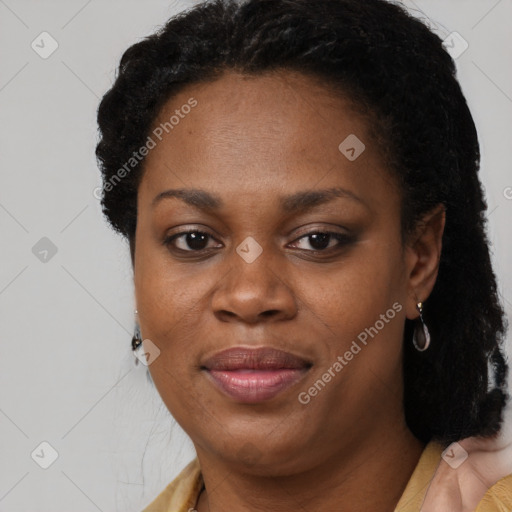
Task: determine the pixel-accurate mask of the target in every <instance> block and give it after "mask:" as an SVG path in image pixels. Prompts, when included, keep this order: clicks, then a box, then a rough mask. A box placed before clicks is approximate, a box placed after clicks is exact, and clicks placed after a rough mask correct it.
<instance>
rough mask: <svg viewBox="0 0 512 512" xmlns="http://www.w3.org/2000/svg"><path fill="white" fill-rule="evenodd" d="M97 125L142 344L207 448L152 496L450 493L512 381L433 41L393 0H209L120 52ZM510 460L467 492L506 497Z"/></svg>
mask: <svg viewBox="0 0 512 512" xmlns="http://www.w3.org/2000/svg"><path fill="white" fill-rule="evenodd" d="M98 122H99V127H100V132H101V140H100V142H99V144H98V147H97V156H98V158H99V162H100V166H101V169H102V172H103V178H104V189H103V199H102V204H103V208H104V212H105V214H106V216H107V218H108V220H109V221H110V223H111V225H112V226H113V227H114V228H115V229H116V230H117V231H119V232H120V233H121V234H122V235H124V236H125V237H126V238H127V239H128V240H129V243H130V249H131V256H132V263H133V269H134V282H135V294H136V304H137V312H138V325H139V326H140V332H139V331H137V333H136V335H135V336H134V340H133V347H134V349H136V350H141V349H143V351H144V353H145V354H146V355H145V357H146V359H147V361H146V364H148V367H149V371H150V373H151V378H152V380H153V382H154V384H155V386H156V388H157V390H158V392H159V394H160V395H161V397H162V400H163V402H164V403H165V405H166V406H167V408H168V409H169V411H170V412H171V414H172V415H173V416H174V418H175V419H176V420H177V421H178V423H179V424H180V425H181V426H182V428H183V429H184V430H185V432H187V434H188V435H189V436H190V438H191V440H192V441H193V443H194V446H195V449H196V452H197V458H196V459H195V460H194V461H192V462H191V463H190V465H189V466H188V467H187V468H186V469H185V470H184V471H183V472H182V473H181V475H180V476H179V477H178V478H177V479H176V480H175V481H174V482H172V483H171V484H169V486H168V487H167V488H166V489H165V490H164V491H163V492H162V493H161V494H160V496H158V497H157V498H156V499H155V500H154V501H153V502H152V503H151V504H150V505H149V506H148V508H146V509H145V510H147V511H156V510H162V511H173V512H175V511H186V510H197V511H199V512H204V511H211V512H214V511H220V510H224V511H226V510H240V511H241V510H275V511H283V512H284V511H292V510H294V511H295V510H308V511H309V510H336V511H338V512H343V511H349V510H350V511H351V512H354V511H363V510H364V511H368V510H373V511H382V512H384V511H392V510H399V511H413V510H414V511H417V510H420V507H421V505H422V503H424V504H425V506H429V507H431V508H430V510H440V509H439V508H436V507H437V505H436V503H439V502H436V501H435V496H434V498H433V497H432V496H433V495H434V494H436V493H433V492H430V491H429V493H427V492H426V491H427V488H428V484H429V483H430V482H434V480H435V478H434V476H435V474H436V468H438V467H439V468H441V465H442V464H444V465H445V466H447V465H449V466H450V468H452V469H454V470H455V467H456V466H457V465H458V466H457V467H467V468H469V467H470V464H469V463H467V462H465V460H466V459H468V452H467V451H466V450H465V448H464V445H463V440H468V439H479V440H484V442H486V441H488V442H491V443H495V445H496V446H497V444H496V443H497V439H498V438H497V435H498V434H499V432H500V428H501V424H502V416H503V410H504V407H505V404H506V400H507V393H506V375H507V365H506V363H505V360H504V357H503V353H502V351H501V344H502V342H503V338H504V334H505V325H504V316H503V311H502V308H501V306H500V304H499V300H498V297H497V293H496V281H495V276H494V273H493V270H492V267H491V263H490V258H489V249H488V241H487V238H486V232H485V216H484V214H485V210H486V204H485V202H484V199H483V194H482V188H481V185H480V182H479V179H478V175H477V173H478V168H479V146H478V139H477V134H476V130H475V126H474V123H473V120H472V117H471V114H470V112H469V110H468V107H467V104H466V101H465V99H464V97H463V95H462V93H461V90H460V87H459V84H458V82H457V80H456V78H455V67H454V63H453V61H452V59H451V58H450V56H449V55H448V53H446V52H445V50H444V48H443V45H442V42H441V40H440V39H439V38H438V37H437V36H436V35H434V34H433V33H431V32H430V31H429V30H428V29H427V28H426V27H425V26H424V25H423V24H422V23H421V22H420V21H418V20H416V19H414V18H412V17H411V16H409V15H408V14H407V13H406V12H405V10H404V9H402V8H400V7H399V6H397V5H393V4H390V3H387V2H385V1H383V0H371V1H366V2H359V1H357V0H333V1H328V0H320V1H315V2H310V1H307V0H249V1H246V2H243V3H242V2H236V1H229V0H214V1H209V2H206V3H201V4H198V5H196V6H195V7H194V8H192V9H190V10H188V11H185V12H183V13H181V14H179V15H177V16H176V17H175V18H173V19H171V20H170V21H169V22H168V23H167V24H166V25H165V26H164V27H163V28H162V29H161V30H159V31H158V33H156V34H154V35H152V36H150V37H148V38H146V39H144V40H143V41H141V42H139V43H137V44H135V45H133V46H132V47H130V48H129V49H128V50H127V51H126V52H125V54H124V55H123V57H122V59H121V64H120V68H119V74H118V77H117V79H116V82H115V84H114V86H113V87H112V89H111V90H110V91H109V92H108V93H107V94H106V95H105V97H104V98H103V100H102V102H101V105H100V108H99V112H98ZM142 340H144V343H143V344H142V345H141V343H142ZM458 441H461V443H458ZM471 457H472V456H471V454H469V459H470V460H471V461H472V460H473V459H472V458H471ZM464 465H465V466H464ZM500 468H501V469H499V470H497V473H496V474H493V478H492V481H491V482H487V483H486V485H485V488H484V489H483V491H482V492H481V493H480V494H479V495H478V496H475V495H474V494H475V493H472V495H471V497H470V500H469V501H470V502H471V507H472V508H471V509H473V508H475V507H477V506H478V507H479V508H477V510H479V511H488V510H501V509H500V508H495V507H499V506H503V507H512V497H511V494H512V490H511V489H512V475H509V476H507V475H508V473H509V470H510V471H512V469H511V468H510V467H509V466H507V464H506V463H504V464H502V465H501V466H500ZM441 469H442V468H441ZM437 474H439V472H438V473H437ZM445 480H446V479H445ZM441 487H442V486H441ZM441 487H439V489H441ZM369 489H371V491H370V492H369ZM450 489H451V490H450ZM450 489H449V490H450V492H452V491H453V489H454V487H453V486H452V487H451V488H450ZM445 490H446V489H445ZM451 496H452V497H453V496H455V494H453V492H452V494H451ZM467 496H469V495H465V496H463V498H464V499H463V501H464V503H463V506H464V507H467V506H468V504H467V503H466V502H467V499H468V498H467ZM448 502H449V503H453V499H452V501H451V502H450V501H448ZM444 503H446V502H444ZM459 505H460V503H459ZM450 506H451V505H450ZM461 507H462V505H461ZM461 507H459V508H457V510H463V508H461ZM424 510H425V509H424ZM451 510H456V508H451ZM468 510H470V509H468ZM503 510H508V509H506V508H504V509H503Z"/></svg>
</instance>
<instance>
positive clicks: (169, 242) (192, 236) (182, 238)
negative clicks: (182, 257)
mask: <svg viewBox="0 0 512 512" xmlns="http://www.w3.org/2000/svg"><path fill="white" fill-rule="evenodd" d="M209 239H213V237H212V236H211V235H210V234H208V233H205V232H204V231H197V230H192V231H183V232H182V233H176V234H174V235H171V236H169V237H167V238H166V239H165V241H164V245H166V246H168V247H169V246H171V247H173V248H175V249H178V250H179V251H183V252H199V251H203V250H205V249H207V245H208V241H209ZM175 241H179V243H180V245H181V247H179V246H178V245H177V244H176V243H175Z"/></svg>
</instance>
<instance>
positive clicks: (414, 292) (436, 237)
mask: <svg viewBox="0 0 512 512" xmlns="http://www.w3.org/2000/svg"><path fill="white" fill-rule="evenodd" d="M445 222H446V210H445V207H444V205H443V204H439V205H437V206H436V207H435V208H433V209H432V210H431V211H430V212H429V213H428V214H426V215H425V216H424V217H423V218H422V219H421V221H420V222H418V224H417V226H416V229H415V231H414V233H413V234H411V235H410V236H409V237H408V240H407V242H406V248H405V263H406V272H407V275H406V278H407V295H408V297H409V300H408V301H407V305H406V308H405V309H406V316H407V318H409V319H410V320H413V319H415V318H417V317H418V310H417V309H416V304H417V303H418V302H425V301H426V300H427V298H428V296H429V295H430V293H431V292H432V289H433V288H434V285H435V282H436V279H437V274H438V271H439V261H440V259H441V248H442V239H443V232H444V226H445Z"/></svg>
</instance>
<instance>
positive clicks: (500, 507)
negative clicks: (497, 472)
mask: <svg viewBox="0 0 512 512" xmlns="http://www.w3.org/2000/svg"><path fill="white" fill-rule="evenodd" d="M511 510H512V474H510V475H507V476H505V477H503V478H501V479H500V480H498V482H496V483H495V484H494V485H493V486H492V487H491V488H490V489H488V491H487V492H486V493H485V496H484V497H483V498H482V500H481V501H480V503H479V504H478V507H477V508H476V510H475V512H510V511H511Z"/></svg>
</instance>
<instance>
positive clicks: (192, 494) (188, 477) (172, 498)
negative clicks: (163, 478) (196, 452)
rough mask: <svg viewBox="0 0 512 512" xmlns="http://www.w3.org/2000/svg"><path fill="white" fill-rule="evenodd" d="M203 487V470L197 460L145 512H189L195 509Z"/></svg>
mask: <svg viewBox="0 0 512 512" xmlns="http://www.w3.org/2000/svg"><path fill="white" fill-rule="evenodd" d="M202 486H203V478H202V476H201V469H200V466H199V461H198V459H197V458H195V459H194V460H193V461H192V462H190V463H189V464H188V465H187V466H186V467H185V468H184V469H183V471H181V473H180V474H179V475H178V476H177V477H176V478H175V479H174V480H173V481H172V482H171V483H170V484H169V485H167V487H166V488H165V489H164V490H163V491H162V492H161V493H160V494H159V495H158V496H157V497H156V498H155V499H154V500H153V501H152V502H151V503H150V504H149V505H148V506H147V507H146V508H145V509H144V510H143V512H188V511H189V509H191V508H194V506H195V504H196V501H197V497H198V495H199V492H200V490H201V488H202Z"/></svg>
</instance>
